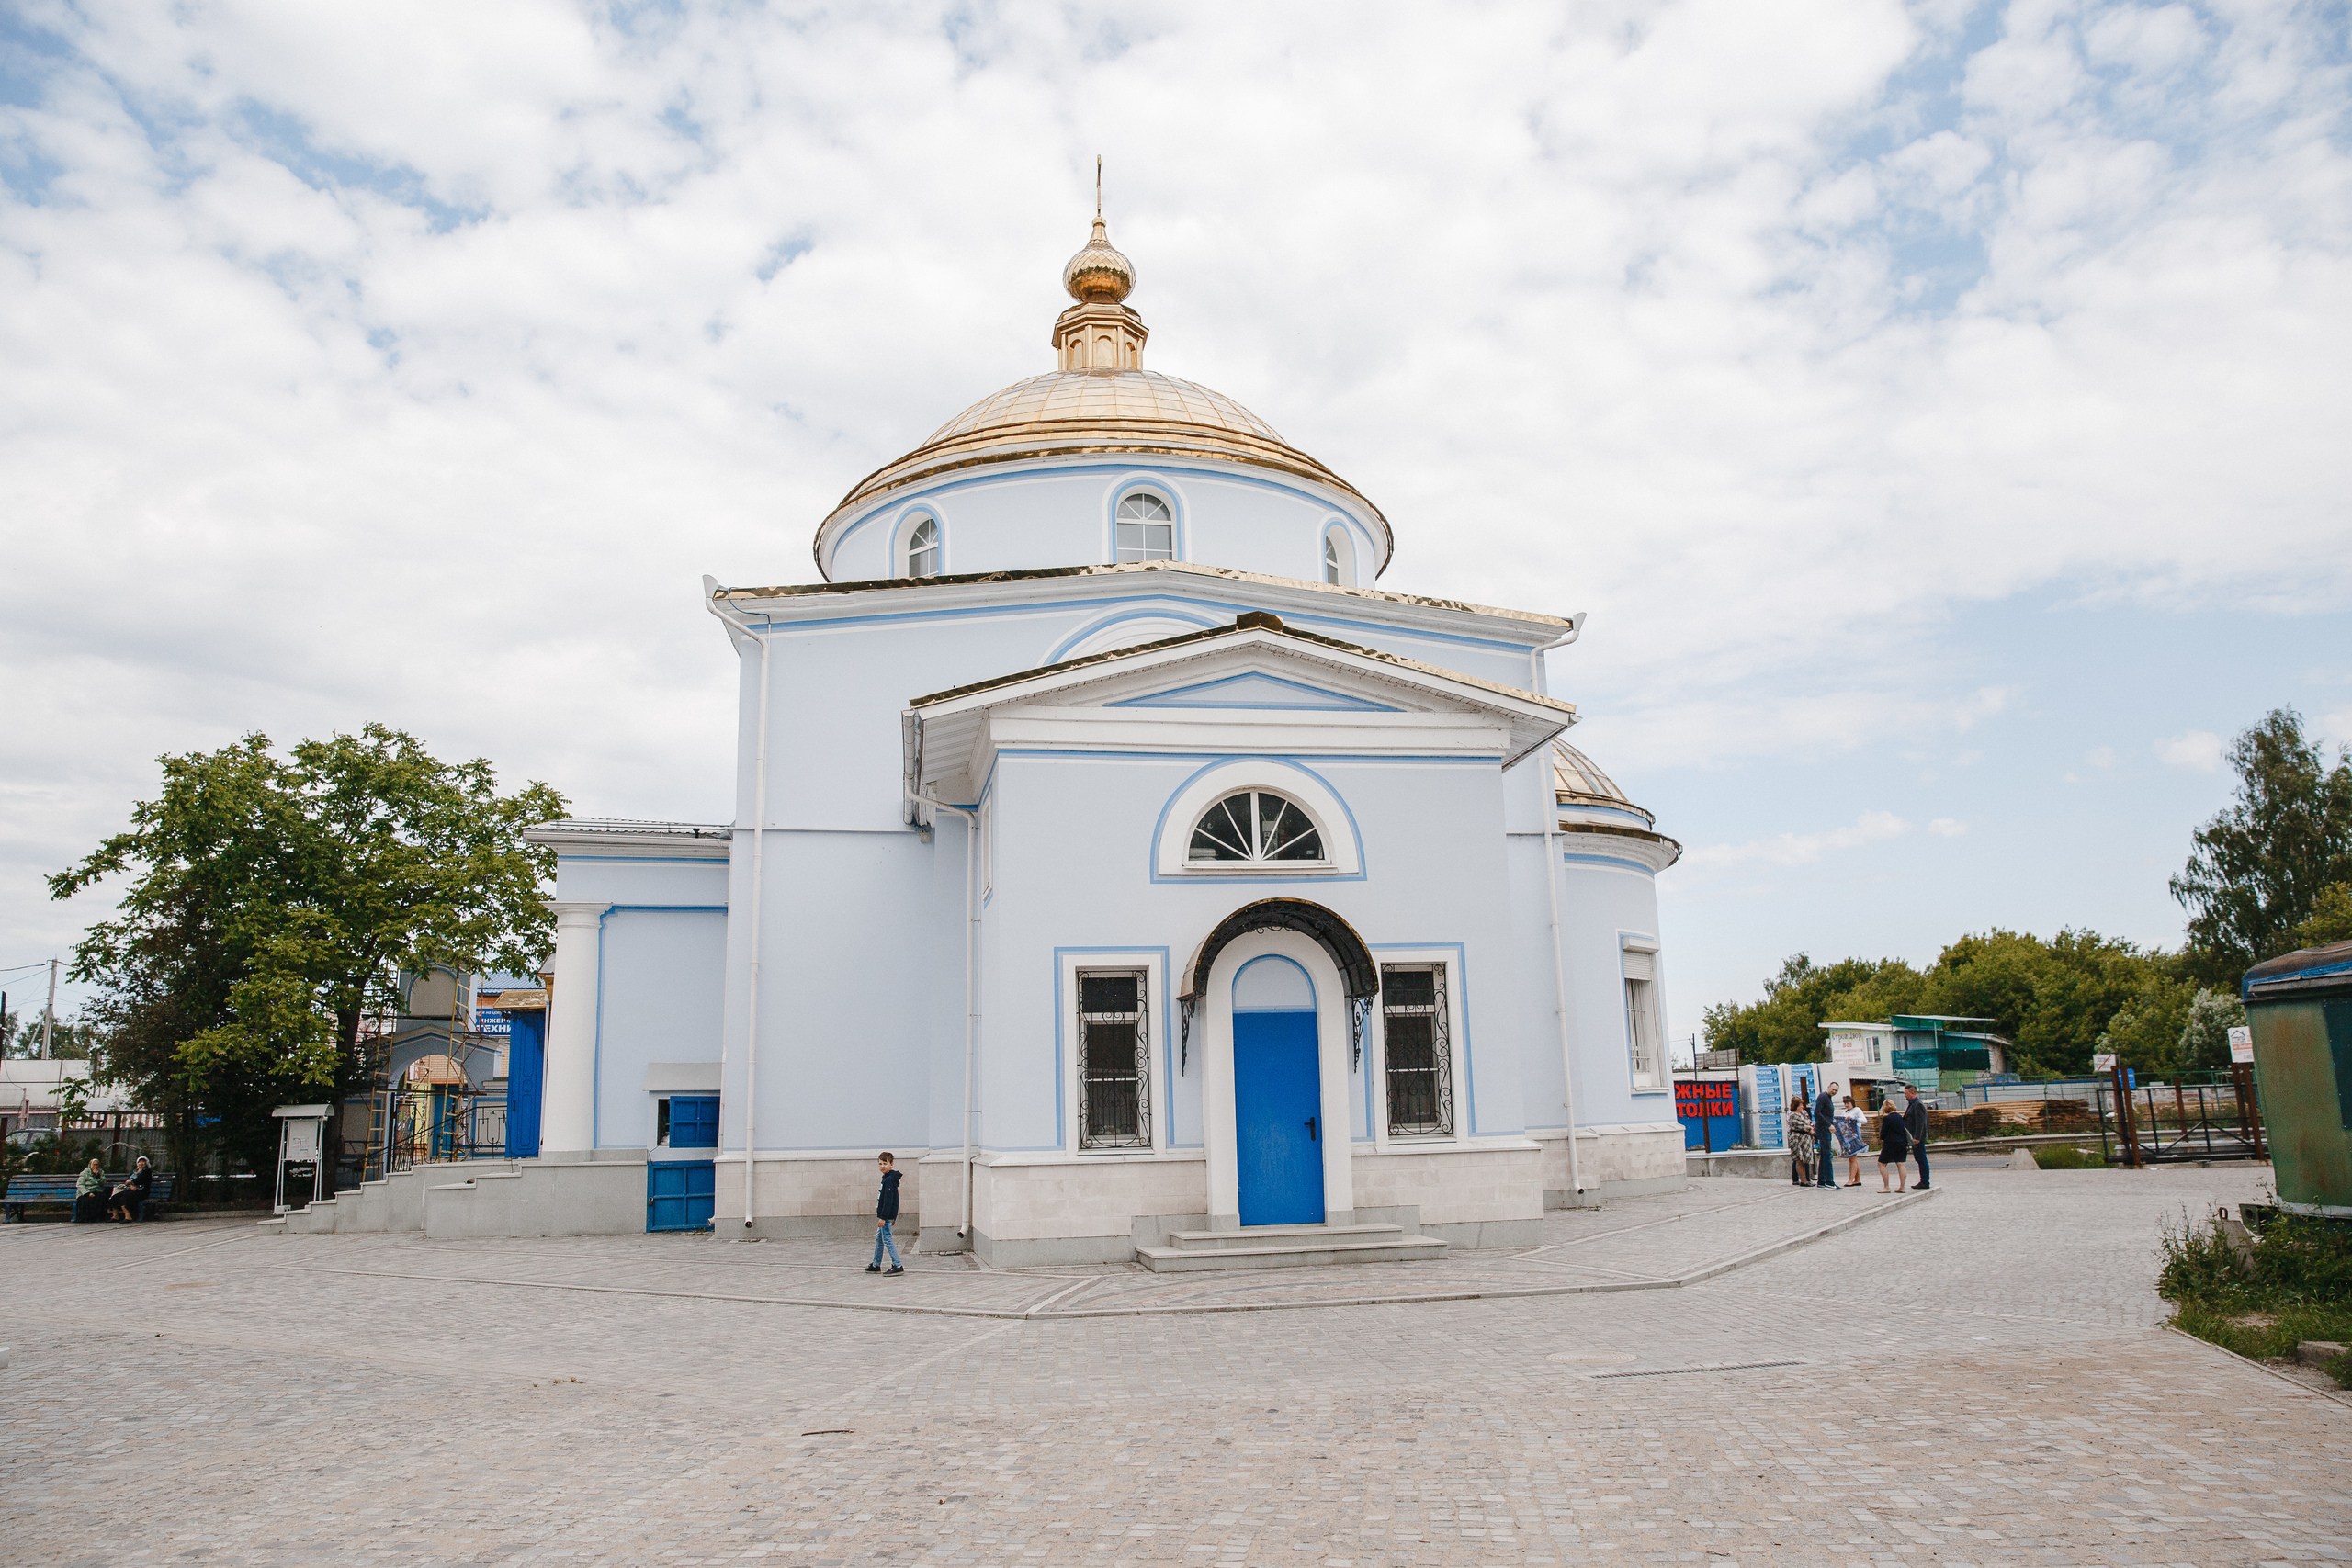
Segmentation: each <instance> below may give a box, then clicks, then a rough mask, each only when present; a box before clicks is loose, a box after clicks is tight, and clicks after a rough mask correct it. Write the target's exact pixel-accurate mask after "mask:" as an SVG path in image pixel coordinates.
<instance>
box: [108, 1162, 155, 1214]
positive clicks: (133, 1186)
mask: <svg viewBox="0 0 2352 1568" xmlns="http://www.w3.org/2000/svg"><path fill="white" fill-rule="evenodd" d="M154 1190H155V1173H154V1172H153V1170H150V1169H149V1168H148V1167H147V1156H145V1155H141V1156H139V1164H138V1165H137V1166H136V1167H135V1168H132V1170H131V1172H130V1175H129V1176H127V1177H125V1178H123V1180H122V1184H121V1185H120V1186H119V1187H117V1188H116V1189H115V1190H114V1191H113V1192H111V1193H109V1194H108V1195H107V1217H108V1218H110V1219H118V1220H135V1219H137V1218H138V1217H139V1216H140V1215H141V1214H143V1213H146V1212H147V1196H148V1194H149V1193H151V1192H153V1191H154Z"/></svg>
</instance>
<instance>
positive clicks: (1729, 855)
mask: <svg viewBox="0 0 2352 1568" xmlns="http://www.w3.org/2000/svg"><path fill="white" fill-rule="evenodd" d="M1907 830H1908V824H1906V823H1905V821H1904V820H1903V818H1900V817H1897V816H1895V815H1894V813H1893V812H1891V811H1865V812H1863V813H1862V814H1861V815H1860V817H1857V818H1854V820H1853V821H1852V822H1850V823H1849V824H1848V825H1847V826H1845V827H1843V828H1830V829H1825V830H1824V831H1821V832H1817V833H1775V834H1773V835H1772V836H1771V837H1770V838H1765V839H1756V840H1750V841H1748V842H1747V843H1744V844H1702V845H1701V846H1700V847H1699V848H1697V849H1694V850H1692V851H1691V852H1689V853H1688V854H1686V855H1684V856H1683V857H1682V861H1681V864H1680V865H1679V867H1678V868H1677V869H1678V870H1679V871H1681V872H1684V873H1688V874H1698V873H1705V872H1710V871H1722V870H1726V869H1729V868H1731V867H1734V866H1740V865H1783V866H1785V865H1810V864H1812V863H1814V862H1815V861H1817V860H1819V859H1821V857H1822V856H1824V855H1826V854H1830V853H1832V852H1837V851H1839V850H1852V849H1860V847H1861V846H1863V845H1865V844H1875V843H1881V842H1883V841H1884V840H1888V839H1899V838H1901V837H1902V836H1903V835H1904V833H1905V832H1906V831H1907Z"/></svg>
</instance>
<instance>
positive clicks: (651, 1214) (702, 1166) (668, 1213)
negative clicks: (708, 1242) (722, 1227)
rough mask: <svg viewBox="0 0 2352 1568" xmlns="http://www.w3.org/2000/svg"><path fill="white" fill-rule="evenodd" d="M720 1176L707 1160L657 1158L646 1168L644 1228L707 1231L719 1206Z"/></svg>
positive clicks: (651, 1229) (652, 1229) (650, 1229)
mask: <svg viewBox="0 0 2352 1568" xmlns="http://www.w3.org/2000/svg"><path fill="white" fill-rule="evenodd" d="M717 1194H718V1176H717V1173H716V1168H715V1167H714V1166H713V1164H712V1162H710V1161H709V1160H707V1159H657V1160H653V1161H650V1162H649V1163H648V1164H647V1165H646V1168H645V1228H646V1229H647V1230H649V1231H705V1230H708V1229H709V1228H710V1216H711V1213H712V1211H713V1210H714V1209H716V1208H717V1206H718V1204H717Z"/></svg>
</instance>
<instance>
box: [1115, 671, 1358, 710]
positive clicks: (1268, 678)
mask: <svg viewBox="0 0 2352 1568" xmlns="http://www.w3.org/2000/svg"><path fill="white" fill-rule="evenodd" d="M1105 706H1109V707H1122V708H1257V709H1273V710H1276V711H1283V710H1294V711H1298V712H1306V713H1314V712H1321V713H1395V712H1397V711H1398V710H1397V705H1396V704H1395V703H1384V702H1375V701H1374V700H1373V699H1372V698H1370V697H1365V696H1360V695H1358V694H1355V693H1353V692H1340V691H1334V690H1332V689H1331V688H1330V687H1329V685H1318V684H1314V683H1311V682H1306V681H1298V680H1293V679H1291V678H1290V677H1288V676H1285V675H1277V674H1274V673H1272V672H1271V671H1263V670H1250V671H1244V672H1243V673H1241V674H1238V675H1224V676H1219V677H1217V678H1216V679H1215V680H1208V681H1193V682H1189V683H1187V684H1184V685H1182V686H1171V687H1170V688H1168V689H1167V690H1166V691H1161V692H1150V693H1147V694H1144V695H1142V696H1137V697H1119V698H1116V699H1114V700H1113V701H1111V702H1110V703H1107V704H1105Z"/></svg>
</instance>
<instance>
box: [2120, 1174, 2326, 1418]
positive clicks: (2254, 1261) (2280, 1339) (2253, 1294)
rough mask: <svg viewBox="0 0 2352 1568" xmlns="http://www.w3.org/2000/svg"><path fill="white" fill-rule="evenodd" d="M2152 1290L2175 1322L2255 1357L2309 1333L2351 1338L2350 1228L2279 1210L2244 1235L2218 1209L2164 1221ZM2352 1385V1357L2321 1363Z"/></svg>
mask: <svg viewBox="0 0 2352 1568" xmlns="http://www.w3.org/2000/svg"><path fill="white" fill-rule="evenodd" d="M2163 1254H2164V1268H2163V1269H2162V1271H2161V1272H2160V1273H2159V1274H2158V1275H2157V1276H2156V1292H2157V1293H2158V1294H2159V1295H2161V1296H2163V1297H2164V1298H2165V1300H2166V1301H2168V1302H2171V1303H2173V1316H2172V1322H2173V1326H2174V1327H2176V1328H2178V1329H2180V1330H2181V1331H2182V1332H2184V1333H2188V1334H2194V1335H2195V1336H2197V1337H2198V1338H2199V1339H2205V1340H2210V1341H2211V1342H2212V1343H2213V1344H2216V1345H2219V1346H2221V1347H2222V1348H2224V1349H2228V1350H2234V1351H2236V1352H2237V1353H2238V1354H2239V1355H2241V1356H2251V1357H2253V1358H2255V1359H2257V1360H2276V1359H2279V1358H2282V1357H2286V1356H2290V1355H2292V1354H2294V1350H2295V1347H2296V1346H2297V1345H2300V1344H2301V1343H2302V1342H2303V1341H2304V1340H2306V1339H2332V1340H2335V1341H2338V1342H2339V1343H2346V1344H2352V1225H2345V1224H2332V1223H2330V1222H2329V1221H2326V1220H2319V1219H2310V1218H2305V1217H2303V1216H2301V1215H2295V1214H2281V1215H2279V1216H2278V1218H2277V1219H2275V1220H2273V1221H2271V1223H2270V1224H2267V1225H2266V1226H2264V1227H2263V1229H2262V1231H2261V1232H2260V1233H2259V1234H2258V1235H2252V1236H2248V1235H2245V1232H2244V1230H2243V1228H2242V1227H2237V1226H2235V1225H2234V1224H2231V1223H2229V1222H2227V1221H2226V1220H2225V1218H2224V1216H2222V1214H2219V1213H2216V1214H2212V1215H2210V1216H2208V1217H2207V1218H2205V1219H2204V1220H2202V1221H2198V1220H2194V1219H2191V1218H2190V1217H2189V1216H2188V1214H2186V1213H2184V1214H2182V1215H2181V1219H2180V1224H2178V1226H2177V1227H2175V1226H2169V1225H2168V1226H2166V1227H2165V1234H2164V1240H2163ZM2327 1371H2328V1374H2329V1375H2330V1376H2331V1377H2333V1378H2335V1381H2336V1382H2338V1383H2341V1384H2342V1385H2344V1386H2345V1387H2346V1388H2352V1355H2344V1356H2338V1357H2336V1358H2335V1359H2333V1360H2332V1361H2330V1362H2329V1363H2328V1366H2327Z"/></svg>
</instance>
